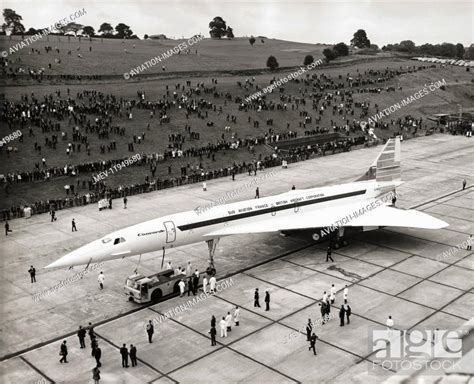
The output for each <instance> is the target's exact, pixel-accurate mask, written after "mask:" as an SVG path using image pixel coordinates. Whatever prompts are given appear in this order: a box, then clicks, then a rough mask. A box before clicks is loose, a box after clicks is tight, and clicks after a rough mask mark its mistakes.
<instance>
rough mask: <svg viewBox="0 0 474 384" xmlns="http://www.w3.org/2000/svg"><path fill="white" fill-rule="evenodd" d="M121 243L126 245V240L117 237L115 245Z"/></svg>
mask: <svg viewBox="0 0 474 384" xmlns="http://www.w3.org/2000/svg"><path fill="white" fill-rule="evenodd" d="M119 243H125V239H124V238H123V237H117V238H116V239H115V240H114V245H116V244H119Z"/></svg>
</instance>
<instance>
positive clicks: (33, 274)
mask: <svg viewBox="0 0 474 384" xmlns="http://www.w3.org/2000/svg"><path fill="white" fill-rule="evenodd" d="M28 272H29V274H30V278H31V282H32V283H36V269H35V267H33V266H31V267H30V269H28Z"/></svg>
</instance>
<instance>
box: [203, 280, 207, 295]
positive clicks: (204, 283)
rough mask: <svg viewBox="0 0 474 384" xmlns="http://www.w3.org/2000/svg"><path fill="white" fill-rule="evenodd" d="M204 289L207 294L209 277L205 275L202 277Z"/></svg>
mask: <svg viewBox="0 0 474 384" xmlns="http://www.w3.org/2000/svg"><path fill="white" fill-rule="evenodd" d="M202 290H203V292H204V293H206V294H207V277H206V276H204V278H203V279H202Z"/></svg>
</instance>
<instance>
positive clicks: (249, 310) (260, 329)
mask: <svg viewBox="0 0 474 384" xmlns="http://www.w3.org/2000/svg"><path fill="white" fill-rule="evenodd" d="M242 274H244V275H246V276H249V277H254V276H251V275H248V274H246V273H242ZM259 280H262V281H264V282H266V283H268V284H271V285H275V286H278V285H276V284H274V283H269V282H267V281H266V280H263V279H259ZM278 287H280V286H278ZM280 288H282V287H280ZM282 289H284V290H287V291H290V292H292V291H291V290H289V289H286V288H282ZM300 295H301V296H305V295H302V294H300ZM215 297H217V298H219V299H220V300H222V301H225V302H227V303H230V304H232V305H237V304H236V303H234V302H232V301H230V300H227V299H224V298H223V297H220V296H217V295H216V296H215ZM306 297H307V298H309V299H310V300H312V301H313V302H312V303H310V304H308V305H307V306H305V307H303V308H299V309H298V310H296V311H295V312H293V313H290V314H288V315H285V316H284V317H282V318H280V319H278V320H273V319H271V318H269V317H267V316H265V315H263V314H260V313H258V312H255V311H253V310H251V309H247V308H245V307H243V306H240V307H241V308H242V309H244V310H245V311H248V312H250V313H253V314H255V315H258V316H260V317H263V318H265V319H267V320H269V321H270V323H269V324H267V325H264V326H262V327H260V328H258V329H256V330H254V331H252V332H250V333H248V334H246V335H244V336H242V337H240V338H238V339H236V340H234V341H232V342H230V343H228V344H223V347H227V348H228V349H230V350H232V351H234V352H237V353H239V354H241V355H243V356H245V357H247V358H249V359H251V360H253V361H255V362H258V363H259V364H261V365H264V366H265V367H267V368H269V369H272V370H274V371H276V372H278V373H281V372H279V371H278V370H276V369H273V368H271V367H268V366H267V365H266V364H264V363H262V362H259V361H257V360H254V359H253V358H252V357H250V356H247V355H245V354H244V353H242V352H239V351H237V350H234V349H233V348H230V346H231V345H233V344H235V343H237V342H238V341H241V340H243V339H245V338H247V337H248V336H250V335H252V334H255V333H258V332H260V331H262V330H263V329H265V328H268V327H270V326H272V325H274V324H279V325H281V326H284V327H286V328H289V329H292V330H294V331H298V332H299V330H298V329H296V328H293V327H291V326H289V325H287V324H283V323H280V321H281V320H283V319H285V318H287V317H290V316H293V315H294V314H296V313H298V312H300V311H302V310H303V309H306V308H308V307H309V306H312V305H314V304H316V302H318V300H316V299H313V298H311V297H308V296H306ZM148 309H150V310H152V311H153V312H156V313H158V314H161V313H160V312H159V311H157V310H155V309H154V308H148ZM356 316H358V317H361V318H364V317H363V316H360V315H356ZM365 319H366V320H369V321H371V322H374V323H377V322H375V321H373V320H370V319H367V318H365ZM170 320H173V321H174V322H176V323H178V324H179V325H182V326H184V327H186V328H188V329H190V330H192V331H194V332H196V333H198V334H200V335H202V336H204V337H206V338H208V339H209V337H208V336H207V335H205V334H202V333H201V332H199V331H197V330H195V329H193V328H191V327H189V326H187V325H186V324H183V323H180V322H179V321H177V320H175V319H172V318H170ZM319 340H320V341H321V342H324V343H325V344H327V345H330V346H332V347H334V348H336V349H340V350H341V351H343V352H346V353H348V354H351V355H354V356H356V357H358V358H360V359H363V356H360V355H358V354H356V353H354V352H351V351H349V350H346V349H344V348H342V347H339V346H337V345H335V344H332V343H331V342H329V341H324V340H322V339H319ZM219 344H221V343H219ZM221 349H222V348H219V349H218V350H221ZM216 351H217V350H216ZM213 352H214V351H213ZM213 352H211V353H213ZM205 356H207V355H205ZM205 356H202V357H200V358H197V359H195V360H193V361H191V362H188V363H186V364H184V365H183V366H181V367H178V368H176V369H174V370H172V371H169V372H168V373H167V374H168V375H169V374H171V373H172V372H175V371H177V370H179V369H181V368H183V367H184V366H187V365H189V364H191V363H194V362H195V361H197V360H200V359H202V358H204V357H205ZM393 372H395V371H393ZM281 374H282V375H284V376H286V375H285V374H284V373H281ZM287 377H288V378H290V379H292V378H291V377H289V376H287ZM292 380H294V379H292ZM295 381H297V380H295ZM297 382H299V381H297Z"/></svg>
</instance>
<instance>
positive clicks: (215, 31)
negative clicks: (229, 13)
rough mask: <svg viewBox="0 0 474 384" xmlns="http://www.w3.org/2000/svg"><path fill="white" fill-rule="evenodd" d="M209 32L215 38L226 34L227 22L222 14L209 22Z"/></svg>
mask: <svg viewBox="0 0 474 384" xmlns="http://www.w3.org/2000/svg"><path fill="white" fill-rule="evenodd" d="M209 28H210V31H209V34H210V35H211V37H212V38H213V39H220V38H221V37H222V36H225V35H226V28H227V26H226V22H225V21H224V19H223V18H222V17H220V16H216V17H214V19H212V21H211V22H210V23H209Z"/></svg>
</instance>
